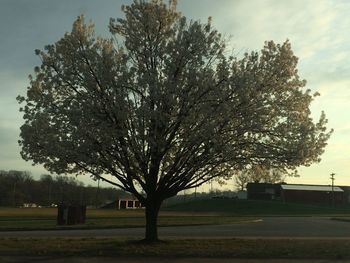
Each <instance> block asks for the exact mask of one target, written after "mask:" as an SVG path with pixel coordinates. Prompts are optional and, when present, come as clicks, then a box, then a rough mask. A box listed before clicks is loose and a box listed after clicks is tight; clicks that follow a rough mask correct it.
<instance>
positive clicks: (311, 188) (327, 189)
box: [281, 184, 344, 192]
mask: <svg viewBox="0 0 350 263" xmlns="http://www.w3.org/2000/svg"><path fill="white" fill-rule="evenodd" d="M281 188H282V189H283V190H299V191H322V192H332V186H329V185H297V184H281ZM333 192H344V190H342V189H341V188H340V187H338V186H334V187H333Z"/></svg>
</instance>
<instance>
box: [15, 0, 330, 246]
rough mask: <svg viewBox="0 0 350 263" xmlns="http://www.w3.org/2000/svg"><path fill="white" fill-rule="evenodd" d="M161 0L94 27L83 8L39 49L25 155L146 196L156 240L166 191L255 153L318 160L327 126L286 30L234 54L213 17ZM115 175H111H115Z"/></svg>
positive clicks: (225, 170) (285, 163) (136, 5)
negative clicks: (314, 107) (104, 27)
mask: <svg viewBox="0 0 350 263" xmlns="http://www.w3.org/2000/svg"><path fill="white" fill-rule="evenodd" d="M175 7H176V5H175V1H170V4H169V5H166V4H165V3H163V1H162V0H153V1H142V0H139V1H138V0H135V1H134V2H133V4H131V5H130V6H125V7H123V11H124V13H125V18H123V19H117V20H114V19H111V20H110V25H109V29H110V32H111V33H112V35H113V36H114V38H112V39H104V38H101V37H95V34H94V29H93V25H92V24H85V23H84V18H83V16H80V17H78V19H77V20H76V21H75V22H74V24H73V29H72V32H70V33H66V34H65V35H64V37H63V38H62V39H60V40H59V41H57V42H56V43H55V44H53V45H48V46H46V47H45V50H44V51H40V50H37V51H36V54H37V55H38V56H39V57H40V59H41V61H42V64H41V66H40V67H36V68H35V76H30V87H29V88H28V91H27V95H26V96H19V97H18V100H19V102H20V103H24V105H25V106H24V107H22V109H21V110H22V111H23V112H24V119H25V123H24V124H23V125H22V127H21V140H20V146H21V147H22V151H21V154H22V157H23V158H24V159H25V160H32V161H33V162H34V163H35V164H43V165H44V166H45V168H46V169H48V170H49V171H51V172H56V173H85V174H91V175H92V176H94V177H96V178H100V179H101V180H104V181H106V182H109V183H111V184H112V185H115V186H118V187H120V188H121V189H123V190H125V191H128V192H130V193H132V194H133V195H135V196H136V197H137V198H138V199H139V200H140V201H141V202H142V203H143V204H144V205H145V207H146V211H145V215H146V234H145V239H146V240H147V241H155V240H157V239H158V234H157V215H158V211H159V209H160V206H161V204H162V202H163V200H165V199H166V198H169V197H171V196H174V195H176V194H177V193H178V192H179V191H181V190H186V189H190V188H194V187H197V186H200V185H201V184H203V183H205V182H207V181H209V180H211V179H212V178H217V177H221V178H224V179H225V178H229V177H230V175H231V174H232V171H233V170H239V169H241V168H242V167H243V166H245V165H248V164H258V163H267V164H269V165H271V166H280V167H283V168H285V169H294V168H295V167H297V166H299V165H309V164H311V163H312V162H315V161H319V156H320V154H321V153H322V152H323V149H324V147H325V145H326V141H327V139H328V137H329V136H330V132H328V131H327V130H326V127H325V124H326V118H325V115H324V114H323V113H322V115H321V117H320V120H319V121H318V122H317V123H314V122H313V120H312V119H311V118H310V110H309V105H310V103H311V101H312V100H313V97H314V96H313V95H312V94H311V92H310V90H304V86H305V81H304V80H301V79H300V78H299V76H298V74H297V69H296V66H297V61H298V59H297V58H296V57H295V56H294V54H293V52H292V50H291V45H290V43H289V42H288V41H286V42H285V43H283V44H282V45H280V44H275V43H274V42H272V41H271V42H267V43H266V44H265V46H264V48H263V49H262V51H261V53H259V52H252V53H250V54H245V55H244V57H243V58H242V59H238V58H234V57H226V56H225V54H224V51H225V41H224V40H223V38H222V36H221V35H220V34H219V33H218V32H217V31H216V30H215V29H213V27H212V25H211V22H210V19H209V20H208V22H207V23H201V22H198V21H187V19H186V18H185V17H183V16H181V15H180V13H178V12H177V11H176V9H175ZM107 174H108V175H112V176H113V177H114V178H115V179H113V180H112V179H109V177H108V178H107V177H106V175H107Z"/></svg>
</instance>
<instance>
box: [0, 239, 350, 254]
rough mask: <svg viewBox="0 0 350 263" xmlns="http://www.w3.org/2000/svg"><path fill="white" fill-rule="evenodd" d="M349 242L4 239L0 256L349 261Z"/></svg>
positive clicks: (299, 240) (308, 240)
mask: <svg viewBox="0 0 350 263" xmlns="http://www.w3.org/2000/svg"><path fill="white" fill-rule="evenodd" d="M349 247H350V240H327V239H324V240H316V239H172V240H166V241H165V242H162V243H157V244H152V245H146V244H143V243H139V242H136V241H126V240H124V239H120V238H21V239H18V238H3V239H0V255H2V256H12V255H18V254H20V255H21V256H46V257H55V258H56V257H59V256H64V257H67V256H79V257H92V256H113V257H123V256H124V257H159V258H162V257H164V258H174V257H216V258H259V259H262V258H275V259H278V258H280V259H281V258H288V259H349V258H350V249H349Z"/></svg>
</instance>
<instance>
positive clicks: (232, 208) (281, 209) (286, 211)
mask: <svg viewBox="0 0 350 263" xmlns="http://www.w3.org/2000/svg"><path fill="white" fill-rule="evenodd" d="M166 210H167V211H182V212H212V213H220V214H225V215H235V216H247V215H249V216H274V215H282V216H302V215H307V216H308V215H326V216H328V215H340V216H346V215H348V216H350V206H337V207H330V206H321V205H307V204H294V203H283V202H278V201H253V200H235V199H208V200H198V201H192V202H187V203H180V204H177V205H173V206H170V207H167V208H166Z"/></svg>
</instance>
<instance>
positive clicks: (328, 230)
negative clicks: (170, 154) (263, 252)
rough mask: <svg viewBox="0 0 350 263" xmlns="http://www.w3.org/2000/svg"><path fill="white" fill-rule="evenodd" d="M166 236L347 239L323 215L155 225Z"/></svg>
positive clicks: (63, 233) (134, 231)
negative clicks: (220, 222)
mask: <svg viewBox="0 0 350 263" xmlns="http://www.w3.org/2000/svg"><path fill="white" fill-rule="evenodd" d="M158 231H159V236H160V238H166V237H181V238H184V237H190V238H205V237H211V238H213V237H226V238H229V237H264V238H266V237H270V238H281V237H283V238H293V237H298V238H350V223H348V222H339V221H334V220H330V219H329V218H325V217H264V218H262V219H261V220H257V221H255V222H249V223H236V224H230V225H207V226H182V227H179V226H178V227H159V230H158ZM112 236H120V237H141V238H142V237H143V236H144V229H143V228H121V229H96V230H93V229H91V230H50V231H8V232H0V237H112Z"/></svg>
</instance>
